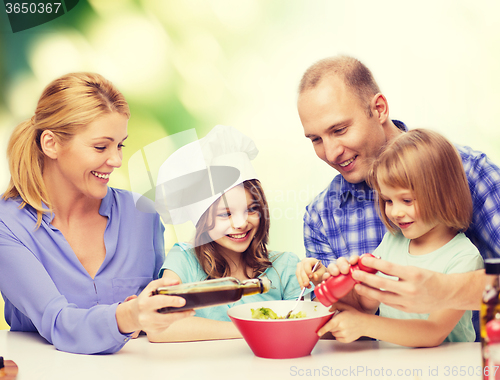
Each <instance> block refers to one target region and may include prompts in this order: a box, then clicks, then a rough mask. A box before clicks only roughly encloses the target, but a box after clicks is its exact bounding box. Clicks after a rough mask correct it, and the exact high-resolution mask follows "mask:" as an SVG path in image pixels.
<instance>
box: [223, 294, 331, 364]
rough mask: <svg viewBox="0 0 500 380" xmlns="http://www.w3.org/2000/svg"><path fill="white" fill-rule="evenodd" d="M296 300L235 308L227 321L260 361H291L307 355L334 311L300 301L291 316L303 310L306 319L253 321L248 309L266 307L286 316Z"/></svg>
mask: <svg viewBox="0 0 500 380" xmlns="http://www.w3.org/2000/svg"><path fill="white" fill-rule="evenodd" d="M296 302H297V301H295V300H291V301H262V302H254V303H247V304H243V305H238V306H234V307H232V308H231V309H229V310H228V312H227V314H228V315H229V318H231V320H232V321H233V323H234V324H235V325H236V327H237V328H238V330H239V331H240V332H241V335H243V338H245V340H246V342H247V343H248V345H249V346H250V348H251V350H252V351H253V353H254V354H255V355H256V356H258V357H261V358H268V359H290V358H299V357H301V356H307V355H309V354H310V353H311V351H312V349H313V348H314V346H315V345H316V343H317V342H318V339H319V337H318V335H317V334H316V333H317V331H318V330H319V329H320V328H321V327H322V326H323V325H324V324H325V323H326V322H327V321H328V320H329V319H330V318H331V317H332V314H333V312H330V311H329V308H327V307H325V306H323V305H322V304H321V303H319V302H310V301H300V302H299V305H298V306H297V308H296V309H295V310H294V311H293V313H294V314H295V313H297V312H299V311H304V312H305V313H306V317H305V318H298V319H252V312H251V310H250V309H258V308H261V307H267V308H270V309H272V310H274V311H275V312H276V314H278V315H279V316H286V314H287V313H288V312H289V311H290V310H291V309H292V307H293V306H294V305H295V303H296Z"/></svg>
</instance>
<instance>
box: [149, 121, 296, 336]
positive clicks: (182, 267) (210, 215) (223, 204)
mask: <svg viewBox="0 0 500 380" xmlns="http://www.w3.org/2000/svg"><path fill="white" fill-rule="evenodd" d="M200 147H201V149H202V150H203V156H204V160H205V162H206V163H208V166H209V169H208V170H209V171H210V172H211V181H210V182H211V184H212V186H213V187H214V188H216V187H217V185H218V183H217V182H218V181H217V178H216V177H215V173H216V171H215V168H216V167H219V168H221V167H226V168H230V169H237V170H238V171H239V174H240V175H239V178H238V180H236V182H235V184H232V185H231V186H229V189H228V190H225V191H224V192H223V194H222V195H219V196H214V197H211V198H209V199H208V200H207V201H203V200H202V201H201V205H200V201H198V202H193V203H191V202H189V201H186V199H185V197H184V199H183V201H182V203H183V204H186V203H188V204H187V205H185V206H183V207H182V210H179V209H177V210H176V211H177V213H175V212H172V213H171V214H172V215H170V219H175V218H176V217H177V216H178V215H179V211H182V213H184V214H186V215H190V217H189V219H190V220H191V221H192V222H193V224H194V225H195V226H196V233H195V238H194V244H192V243H191V244H188V243H177V244H175V245H174V246H173V248H172V249H171V250H170V252H169V253H168V254H167V257H166V259H165V263H164V265H163V268H162V272H160V276H163V278H168V279H172V280H177V281H179V282H181V283H188V282H195V281H204V280H207V279H213V278H221V277H228V276H231V277H235V278H237V279H239V280H241V281H243V280H247V279H250V278H257V277H263V276H265V277H267V278H269V280H270V281H271V283H272V286H271V290H270V291H269V292H267V293H264V294H257V295H253V296H245V297H243V298H242V299H241V300H239V301H238V302H236V303H232V304H229V305H220V306H213V307H207V308H201V309H198V310H196V315H195V316H194V317H188V318H186V320H185V321H184V322H182V321H179V323H174V324H173V325H172V326H171V328H168V329H166V330H165V331H163V332H162V333H155V334H151V333H148V337H149V339H150V341H153V342H166V341H188V340H207V339H228V338H238V337H241V335H240V333H239V332H238V330H237V329H236V328H235V326H234V325H233V323H232V322H231V321H230V319H229V317H228V316H227V310H228V309H229V308H230V307H232V306H234V305H238V304H242V303H249V302H256V301H261V300H276V299H278V300H281V299H286V300H289V299H296V298H297V297H298V296H299V294H300V287H299V284H298V282H297V278H296V277H295V268H296V266H297V264H298V262H299V259H298V257H297V256H296V255H295V254H293V253H290V252H275V251H270V252H269V251H268V249H267V243H268V240H269V211H268V205H267V201H266V197H265V195H264V191H263V189H262V186H261V184H260V182H259V180H257V179H256V178H255V173H254V172H253V170H252V168H251V166H250V165H249V164H250V159H251V158H253V157H254V156H255V155H256V148H255V145H254V144H253V141H252V140H250V139H249V138H248V137H246V136H244V135H242V134H241V133H240V132H238V131H237V130H235V129H233V128H230V127H224V126H217V127H215V128H214V129H213V130H212V131H211V132H210V133H209V134H208V135H207V136H206V137H205V138H203V139H202V140H201V141H200ZM206 148H209V152H207V151H206ZM181 149H182V148H181ZM251 151H253V152H254V154H249V153H250V152H251ZM193 155H194V154H189V155H188V156H189V157H192V156H193ZM183 156H184V155H183ZM236 157H239V158H238V159H237V158H236ZM227 158H229V160H227ZM242 158H243V159H242ZM180 162H183V163H184V164H185V163H186V160H185V159H182V160H181V161H180ZM214 163H216V165H213V164H214ZM188 166H189V165H188ZM164 170H165V171H168V172H169V173H170V172H172V170H171V168H169V167H168V165H167V166H166V167H165V168H164ZM196 173H198V174H199V173H200V171H199V170H197V171H196ZM228 173H231V170H228ZM225 177H226V178H224V179H220V178H219V182H226V181H227V180H228V178H229V174H228V175H227V176H225ZM182 178H185V179H186V184H187V183H189V184H191V186H190V188H189V189H185V190H184V191H182V193H183V194H187V193H189V194H191V196H193V199H194V200H199V199H200V197H199V193H200V192H203V191H204V190H203V186H200V185H198V183H196V184H195V185H194V186H195V188H196V189H197V191H196V192H194V193H193V192H192V191H191V190H192V181H190V180H188V179H187V175H184V176H182ZM202 182H203V181H202ZM177 187H178V186H177ZM167 198H168V197H167ZM169 200H171V199H165V201H166V203H169V202H168V201H169ZM170 204H172V202H170ZM172 211H175V210H172ZM162 216H164V215H162ZM166 219H168V218H166V217H164V220H166ZM179 221H183V219H180V220H179ZM173 222H174V223H175V222H176V221H175V220H173Z"/></svg>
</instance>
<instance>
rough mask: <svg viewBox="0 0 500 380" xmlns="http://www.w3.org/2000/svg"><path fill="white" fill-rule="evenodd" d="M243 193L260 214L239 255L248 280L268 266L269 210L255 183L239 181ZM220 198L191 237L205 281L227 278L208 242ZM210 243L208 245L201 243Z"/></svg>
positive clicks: (221, 259) (226, 266)
mask: <svg viewBox="0 0 500 380" xmlns="http://www.w3.org/2000/svg"><path fill="white" fill-rule="evenodd" d="M243 185H244V188H245V190H247V191H248V192H250V194H251V196H252V198H253V200H254V201H255V202H257V205H258V210H257V211H258V212H259V215H260V221H259V227H258V229H257V232H256V234H255V236H254V238H253V240H252V242H251V243H250V245H249V246H248V248H247V250H246V251H245V252H244V253H243V261H244V263H245V266H246V268H250V269H251V271H252V278H255V277H258V276H259V275H260V274H262V273H264V271H265V270H266V269H267V268H269V267H270V266H271V265H272V263H271V262H270V261H269V253H268V251H267V244H268V242H269V224H270V223H269V208H268V205H267V200H266V197H265V195H264V190H263V189H262V187H261V184H260V182H259V181H258V180H256V179H252V180H248V181H245V182H243ZM219 202H220V198H219V199H218V200H217V201H216V202H215V203H214V204H212V206H210V208H209V209H208V210H207V211H205V213H204V214H203V215H202V216H201V218H200V220H199V221H198V223H197V227H196V235H195V253H196V257H197V258H198V261H199V263H200V265H201V267H202V268H203V270H204V271H205V273H206V274H207V279H212V278H221V277H227V276H229V275H230V268H229V264H228V262H227V260H226V259H225V258H224V257H223V256H222V255H221V254H220V253H219V248H218V244H217V243H216V242H214V241H210V240H211V239H209V237H208V231H210V230H211V229H212V228H214V226H215V218H216V213H215V212H214V211H213V210H216V209H217V206H218V203H219ZM207 241H210V242H209V243H204V242H207Z"/></svg>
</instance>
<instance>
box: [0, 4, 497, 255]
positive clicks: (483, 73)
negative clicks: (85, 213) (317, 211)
mask: <svg viewBox="0 0 500 380" xmlns="http://www.w3.org/2000/svg"><path fill="white" fill-rule="evenodd" d="M1 9H2V14H1V16H0V23H1V26H0V28H1V29H0V51H1V60H0V89H1V94H0V151H1V153H0V154H2V157H5V147H6V144H7V140H8V137H9V135H10V133H11V131H12V129H13V128H14V127H15V125H17V123H19V122H20V121H22V120H23V119H26V118H29V117H31V116H32V113H33V111H34V109H35V105H36V101H37V99H38V96H39V95H40V93H41V91H42V89H43V88H44V87H45V86H46V85H47V84H48V83H49V82H50V81H51V80H53V79H54V78H56V77H58V76H60V75H62V74H65V73H68V72H73V71H95V72H98V73H100V74H102V75H104V76H105V77H107V78H108V79H110V80H111V81H112V82H114V83H115V85H116V86H117V87H118V88H119V89H120V90H121V91H122V92H123V93H124V95H125V97H126V98H127V100H128V101H129V104H130V107H131V111H132V117H131V119H130V122H129V136H130V137H129V139H128V140H127V144H126V148H125V151H124V163H123V166H122V168H121V169H119V170H117V171H115V173H114V174H113V176H112V180H111V185H112V186H115V187H120V188H125V189H133V188H134V181H141V179H140V178H139V177H140V175H139V174H138V175H137V176H135V175H134V173H129V170H128V160H129V159H130V157H132V155H133V154H134V153H136V152H138V151H139V150H140V149H141V148H144V147H147V146H148V144H151V143H153V142H155V141H157V140H159V139H162V138H164V137H166V136H169V135H172V134H175V133H177V132H180V131H185V130H188V129H192V128H194V129H195V130H196V132H197V135H198V136H199V137H202V136H204V135H205V134H206V133H207V132H208V131H209V130H210V129H211V128H212V127H213V126H214V125H216V124H225V125H231V126H234V127H236V128H238V129H240V130H241V131H242V132H244V133H246V134H247V135H249V136H250V137H252V138H254V140H255V141H256V143H257V146H258V147H259V149H260V154H259V156H257V158H256V159H255V161H254V166H255V168H256V171H257V173H258V174H259V175H260V178H261V180H262V183H263V185H264V188H265V190H266V194H267V197H268V200H269V203H270V206H271V216H272V221H271V242H270V248H271V249H277V250H289V251H294V252H295V253H297V254H298V255H299V256H300V257H303V256H304V248H303V243H302V216H303V212H304V207H305V205H306V204H307V203H308V202H310V200H311V199H312V198H313V197H314V196H315V195H316V194H317V193H319V192H320V191H321V190H322V189H323V188H324V187H325V186H326V185H327V184H328V182H329V181H330V180H331V178H332V177H333V176H334V175H335V174H336V173H335V172H334V170H333V169H331V168H329V167H328V166H327V165H326V164H324V163H323V162H321V161H320V160H319V159H318V158H317V157H316V156H315V154H314V151H313V149H312V146H311V144H310V142H309V141H308V140H307V139H306V138H304V136H303V132H302V127H301V124H300V120H299V118H298V115H297V111H296V98H297V95H296V89H297V85H298V82H299V80H300V77H301V75H302V73H303V72H304V70H305V69H306V68H307V67H308V66H309V65H310V64H312V63H313V62H315V61H316V60H318V59H321V58H324V57H326V56H330V55H335V54H348V55H352V56H355V57H357V58H359V59H361V60H362V61H363V62H364V63H365V64H366V65H367V66H368V67H370V68H371V69H372V71H373V73H374V75H375V77H376V79H377V81H378V82H379V85H380V87H381V89H382V91H383V92H384V94H385V95H386V96H387V98H388V100H389V104H390V107H391V116H392V117H393V118H396V119H399V120H402V121H404V122H405V123H407V125H408V126H409V127H410V128H416V127H427V128H432V129H435V130H437V131H439V132H441V133H443V134H444V135H445V136H447V137H448V138H450V139H451V140H452V141H453V142H456V143H459V144H465V145H470V146H472V147H473V148H475V149H478V150H482V151H484V152H486V153H487V154H488V155H489V156H490V157H491V158H492V159H493V160H494V161H495V162H496V163H500V151H499V149H498V147H499V145H500V128H499V126H498V125H499V124H500V121H499V119H500V118H499V116H500V115H499V113H500V111H499V110H500V107H499V106H498V104H499V103H500V91H499V84H500V73H499V70H498V68H499V67H500V27H499V26H498V19H499V16H500V3H499V2H498V1H495V0H489V1H487V0H479V1H474V2H472V1H465V0H454V1H451V0H450V1H446V0H442V1H439V2H436V1H434V0H421V1H419V2H409V1H399V0H392V1H389V0H381V1H377V2H373V1H369V0H359V1H348V0H314V1H307V0H272V1H270V0H237V1H229V0H182V1H180V0H87V1H85V0H80V2H79V4H78V5H77V6H76V7H75V8H74V9H73V10H72V11H70V12H69V13H68V14H66V15H64V16H62V17H60V18H58V19H56V20H54V21H52V22H50V23H48V24H45V25H42V26H39V27H35V28H32V29H29V30H26V31H23V32H18V33H15V34H13V33H12V31H11V30H10V27H9V25H8V21H7V16H6V14H5V12H4V8H3V5H2V7H1ZM154 170H155V168H152V171H154ZM8 179H9V175H8V169H7V163H6V160H5V158H2V159H0V188H1V189H4V188H5V186H6V185H7V182H8ZM189 235H190V230H189V228H186V229H184V228H182V227H180V228H177V229H175V230H174V229H172V228H169V229H168V231H167V248H168V247H169V246H171V245H172V244H173V243H174V242H175V241H176V240H185V239H186V238H189Z"/></svg>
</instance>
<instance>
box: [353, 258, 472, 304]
mask: <svg viewBox="0 0 500 380" xmlns="http://www.w3.org/2000/svg"><path fill="white" fill-rule="evenodd" d="M363 264H364V265H366V266H368V267H371V268H375V269H377V270H379V271H381V272H382V273H385V274H387V275H389V276H394V277H397V278H399V280H397V279H389V278H385V277H382V276H377V275H374V274H370V273H367V272H364V271H355V272H354V274H353V278H354V279H355V280H357V281H360V282H362V284H357V285H356V286H355V290H356V292H357V293H358V294H359V295H361V296H364V297H368V298H371V299H374V300H377V301H379V302H382V303H384V304H386V305H388V306H391V307H394V308H395V309H398V310H402V311H405V312H408V313H430V312H432V311H436V310H442V309H448V308H449V309H457V308H458V307H457V306H458V304H457V303H456V302H453V300H451V299H450V298H451V296H452V295H453V293H454V289H453V287H454V286H455V285H456V284H453V282H454V281H450V280H451V279H452V278H450V277H449V276H452V275H445V274H443V273H438V272H433V271H430V270H428V269H422V268H417V267H412V266H401V265H398V264H393V263H390V262H388V261H385V260H380V259H375V258H371V257H367V258H366V259H363ZM465 274H467V273H463V275H465ZM382 289H383V290H382Z"/></svg>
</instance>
